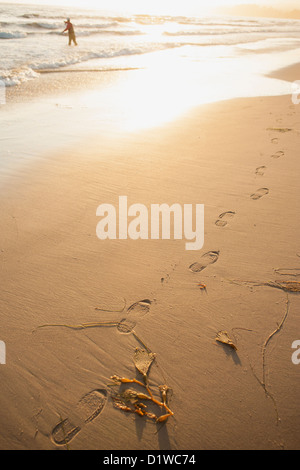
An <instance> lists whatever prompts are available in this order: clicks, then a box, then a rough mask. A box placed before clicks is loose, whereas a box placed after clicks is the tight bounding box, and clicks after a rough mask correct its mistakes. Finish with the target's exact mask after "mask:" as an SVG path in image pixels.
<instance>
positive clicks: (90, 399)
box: [51, 389, 107, 448]
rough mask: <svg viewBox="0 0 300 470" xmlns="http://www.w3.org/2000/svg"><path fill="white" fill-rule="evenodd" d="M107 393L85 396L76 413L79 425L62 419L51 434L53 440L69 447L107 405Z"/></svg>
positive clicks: (104, 391) (101, 392)
mask: <svg viewBox="0 0 300 470" xmlns="http://www.w3.org/2000/svg"><path fill="white" fill-rule="evenodd" d="M106 396H107V392H106V390H104V389H100V390H98V389H97V390H92V391H91V392H89V393H87V394H86V395H84V396H83V397H82V398H81V399H80V400H79V402H78V403H77V405H76V406H75V411H76V413H77V414H78V423H72V422H71V421H70V420H69V418H66V419H61V420H60V422H59V423H58V424H57V425H56V426H55V427H54V428H53V430H52V432H51V440H52V442H53V443H54V444H55V445H57V446H63V445H65V446H67V448H68V444H69V443H70V442H71V441H72V440H73V439H74V437H76V436H77V435H78V434H79V433H80V431H81V430H82V428H83V427H84V426H85V425H86V424H88V423H90V422H91V421H93V420H94V419H95V418H97V416H99V414H100V413H102V411H103V408H104V406H105V404H106Z"/></svg>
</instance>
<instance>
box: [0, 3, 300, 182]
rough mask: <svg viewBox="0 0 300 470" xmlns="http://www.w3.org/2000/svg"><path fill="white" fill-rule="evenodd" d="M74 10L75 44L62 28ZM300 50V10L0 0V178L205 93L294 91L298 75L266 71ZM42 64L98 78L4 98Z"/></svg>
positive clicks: (160, 118) (185, 105)
mask: <svg viewBox="0 0 300 470" xmlns="http://www.w3.org/2000/svg"><path fill="white" fill-rule="evenodd" d="M67 17H71V20H72V22H73V24H74V27H75V32H76V35H77V41H78V46H77V47H75V46H71V47H69V46H68V38H67V37H64V36H62V35H61V32H62V31H63V29H64V20H65V19H66V18H67ZM299 58H300V21H295V20H279V19H266V18H230V17H206V18H195V17H193V18H192V17H189V18H187V17H168V16H155V17H153V16H141V15H135V16H124V15H123V16H117V15H115V14H114V15H110V14H107V13H105V14H104V13H102V12H101V11H91V10H86V11H83V10H78V9H75V8H74V9H72V10H71V11H70V10H65V9H62V8H56V7H55V8H54V7H47V6H43V7H38V6H33V5H31V6H24V5H8V4H0V188H1V187H3V183H4V182H5V181H6V177H7V176H9V175H10V174H13V173H14V171H15V170H16V168H19V169H20V168H28V167H30V165H31V164H32V162H33V161H34V160H35V159H39V158H49V155H51V154H52V153H53V152H56V151H60V152H61V151H64V149H65V150H66V151H69V148H70V146H73V147H76V146H77V145H78V146H80V145H82V142H85V141H86V139H89V137H93V136H95V135H97V136H98V137H99V136H101V137H100V139H101V138H103V139H104V138H106V137H108V138H110V137H109V136H111V137H112V138H113V139H118V138H119V136H122V135H123V134H122V133H123V132H126V133H128V132H135V131H136V130H141V129H147V128H150V127H152V128H153V127H156V126H160V125H162V124H164V123H167V122H170V121H172V120H174V119H176V118H177V117H179V116H181V115H183V114H184V113H185V112H188V111H189V110H190V109H191V108H193V107H195V106H198V105H200V104H204V103H211V102H216V101H221V100H227V99H232V98H238V97H256V96H275V95H288V94H292V92H293V88H292V84H291V83H288V82H286V81H282V80H278V79H274V78H270V77H268V74H269V73H270V72H272V71H274V70H277V69H280V68H283V67H286V66H289V65H292V64H295V63H297V62H299ZM41 71H44V72H45V71H48V72H59V73H61V74H62V75H64V73H65V72H68V75H67V74H65V75H64V76H65V77H66V80H68V77H70V72H72V71H77V72H78V71H94V72H96V73H99V81H97V83H98V82H99V86H98V85H97V86H94V87H92V86H83V87H82V89H80V90H79V91H78V90H77V91H73V92H71V91H69V92H64V91H63V88H62V90H58V91H57V93H53V94H45V95H43V96H38V97H31V100H30V102H29V103H15V104H14V105H13V106H12V105H10V106H5V92H6V88H7V87H14V86H16V85H19V84H22V83H23V82H24V81H27V80H36V81H37V84H38V80H39V79H40V77H41V74H40V72H41ZM109 71H111V72H109ZM106 72H109V73H106ZM48 77H49V79H51V74H50V75H48ZM62 78H63V77H62ZM298 79H299V80H300V77H298ZM64 83H65V82H64ZM3 104H4V105H3ZM121 138H122V137H121Z"/></svg>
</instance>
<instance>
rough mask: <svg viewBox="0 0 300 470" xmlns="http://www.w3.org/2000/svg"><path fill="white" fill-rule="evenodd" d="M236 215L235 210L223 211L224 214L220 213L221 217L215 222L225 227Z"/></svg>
mask: <svg viewBox="0 0 300 470" xmlns="http://www.w3.org/2000/svg"><path fill="white" fill-rule="evenodd" d="M234 215H235V212H233V211H227V212H223V214H220V215H219V219H218V220H217V221H216V222H215V224H216V225H217V226H218V227H225V225H227V224H228V220H229V219H232V218H233V217H234Z"/></svg>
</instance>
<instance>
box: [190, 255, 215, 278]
mask: <svg viewBox="0 0 300 470" xmlns="http://www.w3.org/2000/svg"><path fill="white" fill-rule="evenodd" d="M219 255H220V252H219V251H208V252H207V253H205V254H204V255H202V257H201V259H200V261H197V262H196V263H193V264H191V265H190V266H189V269H190V271H192V272H193V273H200V272H201V271H203V269H205V268H206V267H207V266H209V265H210V264H213V263H215V262H216V261H218V259H219Z"/></svg>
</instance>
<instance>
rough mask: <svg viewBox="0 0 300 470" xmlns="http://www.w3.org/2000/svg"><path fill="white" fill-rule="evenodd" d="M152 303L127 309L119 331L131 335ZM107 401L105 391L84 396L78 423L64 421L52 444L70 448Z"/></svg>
mask: <svg viewBox="0 0 300 470" xmlns="http://www.w3.org/2000/svg"><path fill="white" fill-rule="evenodd" d="M151 303H152V302H151V300H149V299H144V300H140V301H138V302H135V303H134V304H132V305H131V306H130V307H129V308H128V309H127V315H126V317H124V318H122V319H121V320H120V322H119V323H118V324H117V329H118V331H119V332H120V333H122V334H129V333H131V332H132V331H133V329H134V327H135V326H136V324H137V322H138V320H139V319H140V318H142V317H143V316H144V315H146V314H147V313H148V312H149V310H150V306H151ZM106 400H107V392H106V390H105V389H96V390H92V391H91V392H89V393H87V394H86V395H84V396H83V397H82V398H81V399H80V400H79V402H78V403H77V405H76V406H75V413H76V414H77V416H78V421H77V422H73V421H72V420H70V419H69V418H66V419H62V420H61V421H60V422H59V423H58V424H56V426H55V427H54V428H53V430H52V432H51V440H52V442H53V443H54V444H55V445H57V446H68V444H69V443H70V442H71V441H72V440H73V439H74V438H75V437H76V436H77V435H78V434H79V433H80V431H81V430H82V429H83V427H84V426H86V425H87V424H88V423H90V422H91V421H93V420H94V419H95V418H97V416H99V415H100V414H101V413H102V411H103V409H104V407H105V404H106Z"/></svg>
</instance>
